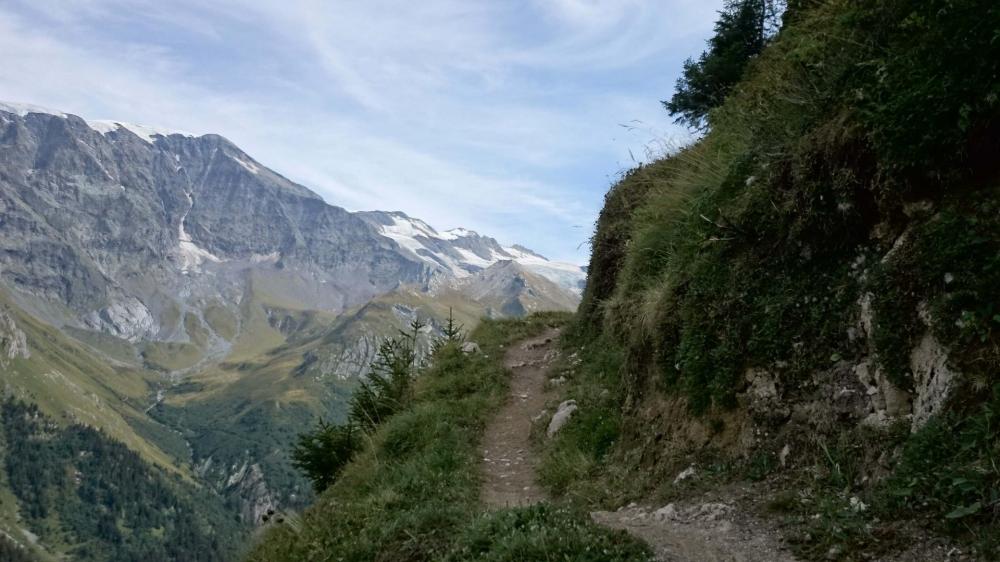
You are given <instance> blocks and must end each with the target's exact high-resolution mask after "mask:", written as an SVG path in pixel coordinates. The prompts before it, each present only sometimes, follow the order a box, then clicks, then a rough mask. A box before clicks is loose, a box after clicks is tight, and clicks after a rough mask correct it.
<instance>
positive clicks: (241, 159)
mask: <svg viewBox="0 0 1000 562" xmlns="http://www.w3.org/2000/svg"><path fill="white" fill-rule="evenodd" d="M44 111H46V110H41V109H39V108H29V107H23V108H22V107H21V106H16V105H10V104H6V105H5V104H0V221H2V222H0V281H2V282H3V283H5V284H7V285H9V286H11V287H13V288H14V289H16V290H17V291H16V292H17V295H16V298H17V299H18V300H19V301H20V304H24V305H25V306H26V307H27V308H29V309H30V310H32V311H33V312H36V313H38V314H41V315H43V316H45V318H44V319H45V320H48V321H50V322H52V323H54V324H57V325H73V326H78V327H86V328H89V329H96V330H101V331H104V332H106V333H109V334H112V335H114V336H117V337H120V338H123V339H126V340H129V341H133V342H135V341H139V340H143V339H169V340H174V341H186V340H187V339H188V338H189V336H190V334H186V330H185V326H184V325H183V322H182V319H180V318H179V316H178V315H177V314H176V310H178V309H180V310H195V311H196V312H197V310H198V309H199V307H200V306H201V303H204V302H207V301H210V300H218V299H222V300H224V301H225V302H240V301H241V299H242V297H243V295H244V294H245V292H246V290H247V288H248V287H249V286H251V285H252V286H254V287H255V288H258V289H260V290H262V291H265V292H267V293H268V294H270V295H274V296H277V297H279V298H281V299H282V300H283V301H284V302H291V303H297V304H298V305H300V306H301V308H304V309H322V310H328V311H333V312H340V311H343V310H345V309H347V308H350V307H353V306H357V305H359V304H362V303H364V302H366V301H368V300H369V299H371V298H372V297H374V296H376V295H381V294H384V293H387V292H389V291H391V290H393V289H395V288H396V287H398V286H400V285H414V286H423V287H426V288H430V287H432V286H440V285H441V284H442V283H443V284H445V285H447V284H449V283H450V282H451V281H452V280H454V279H459V278H463V277H467V276H470V275H474V274H476V273H478V272H481V271H483V270H485V269H487V268H489V266H490V265H492V264H495V263H497V262H498V261H500V260H520V261H521V262H523V263H522V265H523V266H524V267H528V268H532V269H533V270H535V271H537V272H542V274H541V276H542V277H543V278H546V279H548V280H551V279H557V280H561V279H564V278H565V279H567V280H568V281H567V282H568V285H567V286H566V287H564V288H563V289H562V292H563V293H564V294H563V295H561V296H560V298H561V302H560V305H561V306H563V305H567V304H568V305H569V307H570V308H572V307H574V306H575V304H576V303H575V300H576V295H575V294H574V293H573V291H572V290H570V289H572V287H571V286H572V285H573V284H574V283H579V282H580V281H581V280H582V279H583V277H584V274H583V271H582V270H581V269H580V268H578V267H575V266H571V265H569V264H559V263H556V262H549V261H548V260H546V259H545V258H543V257H541V256H538V255H537V254H534V253H533V252H530V251H528V250H526V249H523V248H520V247H511V248H504V247H502V246H500V245H499V244H498V243H497V242H496V240H494V239H492V238H489V237H485V236H480V235H478V234H476V233H473V232H471V231H466V230H463V229H456V230H453V231H449V232H447V233H437V232H436V231H435V230H434V229H433V228H431V227H429V226H427V225H426V224H425V223H423V222H422V221H419V219H411V218H410V217H407V216H406V215H403V214H402V213H384V212H371V213H349V212H347V211H345V210H344V209H341V208H339V207H335V206H332V205H328V204H326V203H325V202H324V201H323V200H322V199H321V198H320V197H319V196H318V195H316V194H315V193H313V192H311V191H310V190H308V189H306V188H305V187H303V186H301V185H298V184H295V183H293V182H291V181H289V180H287V179H286V178H284V177H282V176H281V175H279V174H277V173H275V172H273V171H271V170H269V169H268V168H266V167H265V166H263V165H262V164H260V163H259V162H257V161H255V160H254V159H253V158H251V157H250V156H249V155H248V154H246V153H245V152H243V151H242V150H240V149H239V148H238V147H236V146H235V145H234V144H232V143H231V142H229V141H228V140H226V139H224V138H222V137H220V136H218V135H204V136H201V137H192V136H189V135H184V134H176V133H170V132H157V131H153V130H150V129H148V128H143V127H137V126H130V125H122V124H118V123H106V122H99V123H97V122H87V121H84V120H83V119H81V118H79V117H76V116H73V115H66V114H63V113H60V112H51V111H50V112H47V113H46V112H44ZM567 295H568V296H567ZM53 303H56V304H57V305H58V306H52V304H53ZM511 306H514V307H515V308H516V306H518V305H517V304H516V303H512V304H511ZM508 312H512V313H513V312H518V311H515V310H511V311H508ZM520 312H524V311H520Z"/></svg>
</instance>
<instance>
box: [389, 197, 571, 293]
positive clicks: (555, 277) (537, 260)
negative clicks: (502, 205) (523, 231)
mask: <svg viewBox="0 0 1000 562" xmlns="http://www.w3.org/2000/svg"><path fill="white" fill-rule="evenodd" d="M391 218H392V221H393V223H392V224H389V225H381V227H380V231H381V234H382V235H383V236H385V237H387V238H391V239H392V240H395V241H396V243H397V244H399V246H400V247H402V248H405V249H406V250H409V251H410V252H411V253H412V254H413V255H414V256H416V257H417V258H419V259H421V260H423V261H425V262H427V263H429V264H431V265H432V266H435V267H439V268H444V269H446V270H447V271H449V272H450V273H451V274H452V275H454V276H455V277H457V278H460V279H461V278H465V277H468V276H469V275H471V273H470V271H469V268H468V267H464V266H474V268H483V269H485V268H487V267H489V266H491V265H493V264H495V263H498V262H501V261H514V262H517V263H518V264H520V265H522V266H524V268H525V269H527V270H528V271H531V272H533V273H536V274H538V275H540V276H542V277H545V278H546V279H548V280H550V281H552V282H554V283H556V284H557V285H559V286H561V287H564V288H566V289H569V290H570V291H573V292H574V293H576V294H580V293H581V292H582V288H581V287H582V285H583V281H584V280H586V278H587V274H586V273H585V272H584V271H583V268H581V267H580V266H579V265H576V264H572V263H568V262H560V261H552V260H549V259H546V258H544V257H542V256H539V255H537V254H533V253H531V252H527V251H524V250H520V249H518V248H514V247H508V246H499V251H498V250H497V249H495V248H491V249H489V256H486V257H484V256H481V255H478V254H476V253H474V252H472V251H471V250H468V249H466V248H462V247H458V246H455V245H453V244H449V247H450V249H451V250H452V251H454V252H455V253H456V254H458V256H457V257H456V256H454V255H449V254H446V253H444V252H442V251H440V250H439V249H438V247H439V245H438V244H436V243H435V241H436V240H437V241H445V242H449V243H453V242H454V241H456V240H458V239H460V238H466V237H477V236H479V235H478V234H477V233H476V232H473V231H471V230H467V229H465V228H454V229H451V230H446V231H444V232H438V231H437V230H435V229H434V228H433V227H432V226H430V225H429V224H427V223H426V222H424V221H422V220H420V219H415V218H412V217H407V216H404V215H401V214H396V213H392V214H391Z"/></svg>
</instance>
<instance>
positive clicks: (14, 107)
mask: <svg viewBox="0 0 1000 562" xmlns="http://www.w3.org/2000/svg"><path fill="white" fill-rule="evenodd" d="M0 111H6V112H7V113H13V114H14V115H17V116H18V117H26V116H27V115H28V114H29V113H43V114H46V115H55V116H56V117H64V118H65V117H66V114H65V113H63V112H62V111H56V110H55V109H49V108H47V107H42V106H40V105H32V104H30V103H14V102H6V101H0Z"/></svg>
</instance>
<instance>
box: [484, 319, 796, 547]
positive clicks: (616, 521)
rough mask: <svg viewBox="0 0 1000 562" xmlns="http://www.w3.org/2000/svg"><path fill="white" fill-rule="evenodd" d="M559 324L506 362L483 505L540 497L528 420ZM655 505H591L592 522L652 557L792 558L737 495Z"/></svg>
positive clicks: (541, 403)
mask: <svg viewBox="0 0 1000 562" xmlns="http://www.w3.org/2000/svg"><path fill="white" fill-rule="evenodd" d="M558 337H559V331H558V330H550V331H548V332H546V333H544V334H542V335H541V336H538V337H537V338H532V339H529V340H526V341H524V342H521V343H519V344H515V345H513V346H511V347H510V349H509V350H508V351H507V354H506V356H505V357H504V366H505V367H506V368H507V369H509V370H510V371H511V373H512V375H511V385H510V387H511V393H510V397H509V399H508V401H507V403H506V404H505V405H504V407H503V408H502V409H501V410H500V412H499V413H498V414H497V417H496V418H495V419H494V421H493V422H492V423H491V424H490V425H489V426H488V427H487V428H486V434H485V436H484V438H483V444H482V474H483V487H482V502H483V504H484V505H485V506H486V507H487V508H488V509H502V508H505V507H516V506H526V505H532V504H535V503H539V502H542V501H545V500H546V494H545V491H544V490H543V489H542V487H541V486H539V485H538V482H537V480H536V478H535V466H536V462H537V461H536V459H535V458H534V456H533V454H532V451H531V444H530V441H529V440H530V435H531V428H532V419H533V418H537V417H538V416H539V414H541V413H542V411H543V410H544V409H545V407H546V405H547V402H548V401H549V400H551V399H554V398H556V396H555V393H546V392H545V381H546V379H547V376H548V371H549V366H550V365H551V363H552V361H553V359H554V358H555V357H556V355H557V353H558V351H557V347H556V340H557V339H558ZM722 496H723V497H719V498H716V499H713V500H712V501H711V502H707V503H697V502H695V503H690V504H682V503H677V504H669V505H667V506H663V507H660V508H655V507H642V506H639V505H637V504H631V505H629V506H627V507H623V508H621V509H619V510H617V511H597V512H594V513H591V518H592V519H593V520H594V521H595V522H596V523H598V524H600V525H603V526H605V527H609V528H612V529H620V530H624V531H627V532H629V533H630V534H632V535H634V536H636V537H638V538H640V539H642V540H644V541H645V542H646V543H647V544H649V545H650V547H652V549H653V552H654V554H655V560H657V561H658V562H791V561H794V560H795V558H794V557H792V556H791V554H789V553H788V552H787V551H786V550H785V549H783V548H782V545H781V541H780V539H779V537H778V534H777V533H776V532H774V530H773V529H770V528H769V526H766V525H762V524H759V523H760V522H759V521H756V520H754V519H752V518H749V517H746V516H744V514H741V513H740V512H739V510H738V508H737V507H735V506H736V505H738V502H737V501H735V498H727V497H724V496H725V494H722Z"/></svg>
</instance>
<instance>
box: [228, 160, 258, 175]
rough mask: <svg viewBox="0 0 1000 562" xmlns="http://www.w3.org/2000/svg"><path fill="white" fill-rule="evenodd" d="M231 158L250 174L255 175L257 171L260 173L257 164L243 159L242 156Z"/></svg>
mask: <svg viewBox="0 0 1000 562" xmlns="http://www.w3.org/2000/svg"><path fill="white" fill-rule="evenodd" d="M232 158H233V160H235V161H236V163H237V164H239V165H240V166H243V167H244V168H245V169H246V170H247V171H248V172H250V173H251V174H253V175H255V176H256V175H257V174H258V173H260V168H258V167H257V165H256V164H254V163H253V162H249V161H247V160H243V159H242V158H240V157H238V156H233V157H232Z"/></svg>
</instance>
